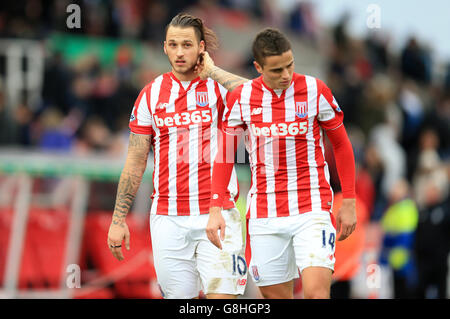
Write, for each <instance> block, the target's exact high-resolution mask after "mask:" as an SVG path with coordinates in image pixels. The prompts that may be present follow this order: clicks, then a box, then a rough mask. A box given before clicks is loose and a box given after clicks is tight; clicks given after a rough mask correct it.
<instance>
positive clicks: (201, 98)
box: [197, 92, 208, 107]
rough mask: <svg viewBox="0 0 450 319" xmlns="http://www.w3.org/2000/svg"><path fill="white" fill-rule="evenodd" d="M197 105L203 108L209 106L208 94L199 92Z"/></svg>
mask: <svg viewBox="0 0 450 319" xmlns="http://www.w3.org/2000/svg"><path fill="white" fill-rule="evenodd" d="M197 105H198V106H202V107H203V106H207V105H208V92H197Z"/></svg>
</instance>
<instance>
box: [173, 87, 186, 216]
mask: <svg viewBox="0 0 450 319" xmlns="http://www.w3.org/2000/svg"><path fill="white" fill-rule="evenodd" d="M186 111H187V94H186V92H185V91H184V90H183V89H182V86H180V94H179V95H178V97H177V98H176V99H175V113H178V114H179V113H181V112H186ZM189 138H190V131H189V129H188V128H184V127H180V128H178V129H177V146H176V157H177V158H176V161H177V171H176V176H177V182H176V185H177V186H176V188H177V193H176V196H177V215H188V213H189V160H190V159H189ZM172 160H174V159H172ZM186 201H187V204H186ZM186 208H188V209H187V210H186Z"/></svg>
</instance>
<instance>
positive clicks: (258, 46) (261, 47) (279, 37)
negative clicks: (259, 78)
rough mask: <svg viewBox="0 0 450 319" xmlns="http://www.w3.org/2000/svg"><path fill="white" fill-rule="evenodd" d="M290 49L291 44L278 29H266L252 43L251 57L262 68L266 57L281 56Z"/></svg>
mask: <svg viewBox="0 0 450 319" xmlns="http://www.w3.org/2000/svg"><path fill="white" fill-rule="evenodd" d="M290 49H291V43H290V42H289V40H288V39H287V38H286V36H285V35H284V34H283V33H281V32H280V31H279V30H278V29H274V28H266V29H264V30H262V31H261V32H259V33H258V34H257V35H256V37H255V40H254V41H253V46H252V51H253V57H254V59H255V61H256V62H258V64H259V65H261V66H263V64H264V59H265V58H266V57H268V56H273V55H281V54H283V53H284V52H286V51H289V50H290Z"/></svg>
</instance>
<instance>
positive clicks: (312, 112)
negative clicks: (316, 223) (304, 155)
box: [305, 76, 321, 211]
mask: <svg viewBox="0 0 450 319" xmlns="http://www.w3.org/2000/svg"><path fill="white" fill-rule="evenodd" d="M305 78H306V86H307V92H308V121H309V123H308V132H307V133H306V142H307V151H308V165H309V176H310V188H311V210H313V211H315V210H320V209H321V201H320V191H319V174H318V171H317V162H316V158H315V145H314V133H313V132H314V117H315V116H316V115H317V82H316V79H315V78H313V77H311V76H305Z"/></svg>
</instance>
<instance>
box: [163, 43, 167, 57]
mask: <svg viewBox="0 0 450 319" xmlns="http://www.w3.org/2000/svg"><path fill="white" fill-rule="evenodd" d="M166 45H167V42H166V41H164V45H163V49H164V53H165V54H166V55H167V48H166Z"/></svg>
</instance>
